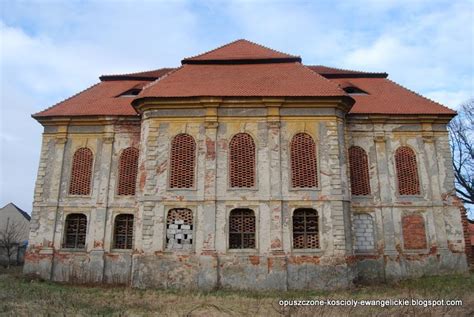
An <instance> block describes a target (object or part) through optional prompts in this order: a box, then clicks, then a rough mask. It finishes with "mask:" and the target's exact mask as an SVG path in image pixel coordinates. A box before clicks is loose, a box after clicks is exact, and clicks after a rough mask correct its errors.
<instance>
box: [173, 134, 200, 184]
mask: <svg viewBox="0 0 474 317" xmlns="http://www.w3.org/2000/svg"><path fill="white" fill-rule="evenodd" d="M195 152H196V143H195V142H194V138H193V137H192V136H190V135H189V134H178V135H177V136H175V137H174V138H173V141H172V142H171V157H170V160H171V162H170V165H171V168H170V188H192V187H193V186H194V166H195V157H196V153H195Z"/></svg>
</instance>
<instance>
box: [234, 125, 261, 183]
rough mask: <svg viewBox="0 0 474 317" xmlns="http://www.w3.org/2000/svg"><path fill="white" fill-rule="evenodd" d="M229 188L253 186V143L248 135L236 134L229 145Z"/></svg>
mask: <svg viewBox="0 0 474 317" xmlns="http://www.w3.org/2000/svg"><path fill="white" fill-rule="evenodd" d="M229 151H230V154H229V156H230V157H229V180H230V187H237V188H251V187H254V186H255V142H254V141H253V138H252V137H251V136H250V135H249V134H248V133H238V134H236V135H235V136H234V137H233V138H232V140H231V141H230V145H229Z"/></svg>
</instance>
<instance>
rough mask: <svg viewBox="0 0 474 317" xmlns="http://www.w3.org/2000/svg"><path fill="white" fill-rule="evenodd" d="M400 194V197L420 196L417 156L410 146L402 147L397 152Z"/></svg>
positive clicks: (396, 163) (396, 161)
mask: <svg viewBox="0 0 474 317" xmlns="http://www.w3.org/2000/svg"><path fill="white" fill-rule="evenodd" d="M395 165H396V169H397V180H398V193H399V194H400V195H419V194H420V181H419V179H418V168H417V165H416V154H415V152H414V151H413V150H412V149H411V148H409V147H408V146H401V147H399V148H398V149H397V151H396V152H395Z"/></svg>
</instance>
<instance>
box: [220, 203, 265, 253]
mask: <svg viewBox="0 0 474 317" xmlns="http://www.w3.org/2000/svg"><path fill="white" fill-rule="evenodd" d="M255 210H256V208H251V207H247V206H246V207H236V208H232V209H230V210H229V211H228V215H227V224H228V226H227V227H228V228H227V229H228V230H227V249H228V250H229V251H230V252H249V251H250V252H251V251H256V250H257V248H258V230H257V228H258V217H257V213H256V212H255ZM239 212H241V213H240V214H239Z"/></svg>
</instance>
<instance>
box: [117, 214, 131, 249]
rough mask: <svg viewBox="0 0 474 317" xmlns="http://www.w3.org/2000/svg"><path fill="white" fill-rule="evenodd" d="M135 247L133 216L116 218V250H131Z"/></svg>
mask: <svg viewBox="0 0 474 317" xmlns="http://www.w3.org/2000/svg"><path fill="white" fill-rule="evenodd" d="M132 246H133V215H130V214H122V215H118V216H117V217H115V226H114V249H131V248H132Z"/></svg>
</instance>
